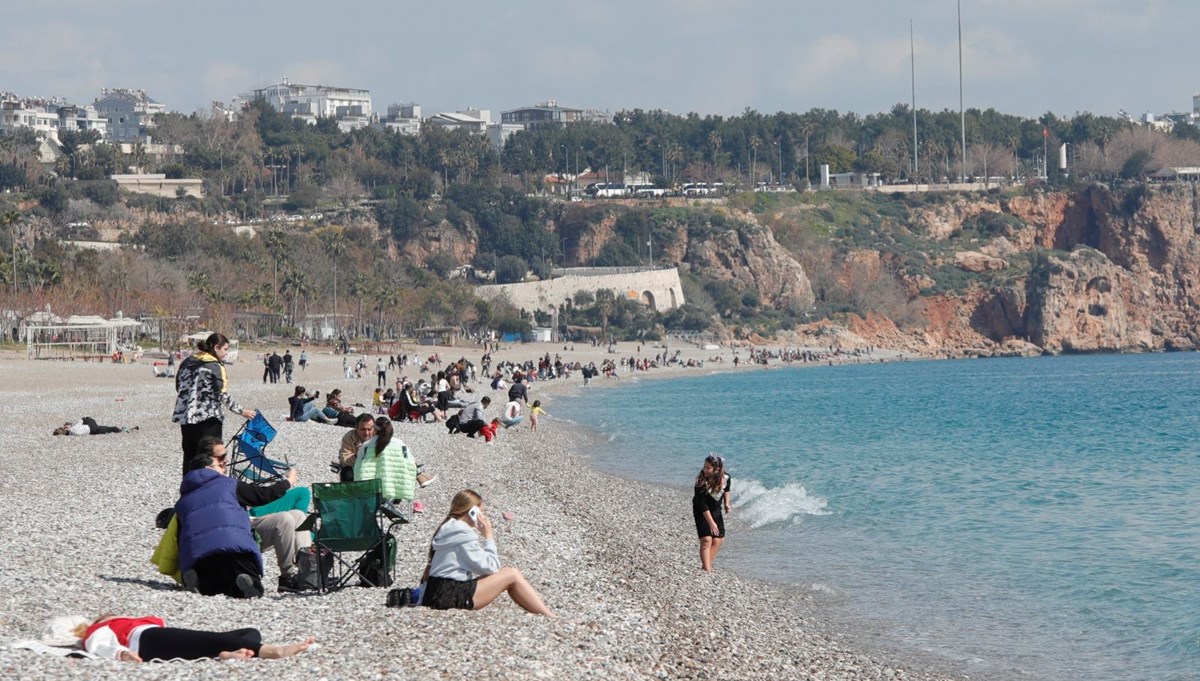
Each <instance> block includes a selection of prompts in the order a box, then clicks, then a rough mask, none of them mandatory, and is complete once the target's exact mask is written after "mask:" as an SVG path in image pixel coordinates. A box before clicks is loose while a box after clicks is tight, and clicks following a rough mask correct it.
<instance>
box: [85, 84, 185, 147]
mask: <svg viewBox="0 0 1200 681" xmlns="http://www.w3.org/2000/svg"><path fill="white" fill-rule="evenodd" d="M92 106H94V107H95V108H96V111H97V112H99V114H100V116H101V117H103V118H104V119H105V120H107V121H108V133H109V138H110V139H112V140H113V141H114V142H141V143H143V144H148V143H149V142H151V141H152V140H151V137H150V130H151V129H152V128H153V127H154V116H155V115H157V114H161V113H166V112H167V107H166V106H164V105H163V104H160V103H158V102H156V101H154V100H153V99H151V98H150V96H149V95H147V94H146V91H145V90H129V89H125V88H105V89H103V90H101V91H100V96H99V97H97V98H96V101H95V102H94V103H93V104H92Z"/></svg>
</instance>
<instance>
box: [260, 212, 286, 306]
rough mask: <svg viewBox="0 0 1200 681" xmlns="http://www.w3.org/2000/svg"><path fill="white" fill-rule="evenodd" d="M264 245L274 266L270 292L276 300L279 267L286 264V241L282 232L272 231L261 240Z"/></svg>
mask: <svg viewBox="0 0 1200 681" xmlns="http://www.w3.org/2000/svg"><path fill="white" fill-rule="evenodd" d="M263 243H264V245H266V247H267V252H268V253H270V254H271V262H272V263H273V264H274V266H275V269H274V275H273V277H272V280H271V281H272V285H271V290H272V291H273V292H274V295H275V297H276V298H278V297H279V266H280V265H282V264H285V263H287V256H288V253H287V240H286V239H284V237H283V232H280V231H279V230H278V229H272V230H271V231H269V232H267V236H266V238H265V239H263Z"/></svg>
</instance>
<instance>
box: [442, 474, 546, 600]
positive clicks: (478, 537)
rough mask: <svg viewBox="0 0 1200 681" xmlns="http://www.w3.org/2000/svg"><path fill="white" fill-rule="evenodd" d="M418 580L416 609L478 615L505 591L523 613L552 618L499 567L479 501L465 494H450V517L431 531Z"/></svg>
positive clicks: (509, 570)
mask: <svg viewBox="0 0 1200 681" xmlns="http://www.w3.org/2000/svg"><path fill="white" fill-rule="evenodd" d="M421 581H423V582H425V583H426V585H425V591H424V594H423V595H422V597H421V604H422V605H427V606H429V607H431V608H434V609H437V610H449V609H451V608H455V609H460V610H482V609H483V608H486V607H487V606H489V605H491V603H492V601H494V600H496V597H497V596H499V595H500V594H502V593H504V592H506V591H507V592H508V595H509V596H510V597H511V598H512V599H513V602H515V603H516V604H517V605H519V606H521V607H522V608H524V609H525V610H526V611H528V612H531V613H533V614H535V615H549V616H551V617H553V616H554V613H552V612H550V608H548V607H546V604H545V603H544V602H543V601H542V597H541V596H539V595H538V592H537V591H536V590H535V589H534V588H533V586H532V585H531V584H530V583H529V582H528V581H527V580H526V579H525V576H524V575H522V574H521V571H520V570H518V569H517V568H514V567H506V568H502V567H500V558H499V556H498V555H497V554H496V542H495V540H494V539H492V523H491V521H490V520H488V517H487V515H486V514H484V512H483V498H482V497H480V496H479V495H478V494H476V493H475V492H473V491H472V490H469V489H464V490H462V491H461V492H459V493H458V494H455V495H454V499H453V500H452V501H451V502H450V513H449V514H447V515H446V519H445V520H443V521H442V524H441V525H440V526H438V529H437V531H436V532H434V534H433V541H432V542H431V543H430V544H429V564H428V565H427V566H426V567H425V574H424V575H422V577H421Z"/></svg>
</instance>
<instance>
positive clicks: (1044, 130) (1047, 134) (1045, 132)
mask: <svg viewBox="0 0 1200 681" xmlns="http://www.w3.org/2000/svg"><path fill="white" fill-rule="evenodd" d="M1042 137H1050V128H1042Z"/></svg>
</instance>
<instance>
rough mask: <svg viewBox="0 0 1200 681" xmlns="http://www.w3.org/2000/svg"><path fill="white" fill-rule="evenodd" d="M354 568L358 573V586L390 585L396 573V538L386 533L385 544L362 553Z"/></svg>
mask: <svg viewBox="0 0 1200 681" xmlns="http://www.w3.org/2000/svg"><path fill="white" fill-rule="evenodd" d="M385 552H386V553H385ZM385 560H386V561H387V569H386V570H385V569H384V561H385ZM354 568H355V571H356V572H358V574H359V575H360V577H359V579H358V585H359V586H383V587H388V586H391V585H392V581H393V579H394V575H395V574H396V538H395V537H393V536H392V535H390V534H389V535H387V541H386V542H385V544H384V545H382V546H376V547H375V548H373V549H371V550H370V551H368V552H366V553H364V554H363V555H362V557H361V558H359V559H358V561H357V562H356V563H355V564H354Z"/></svg>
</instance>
